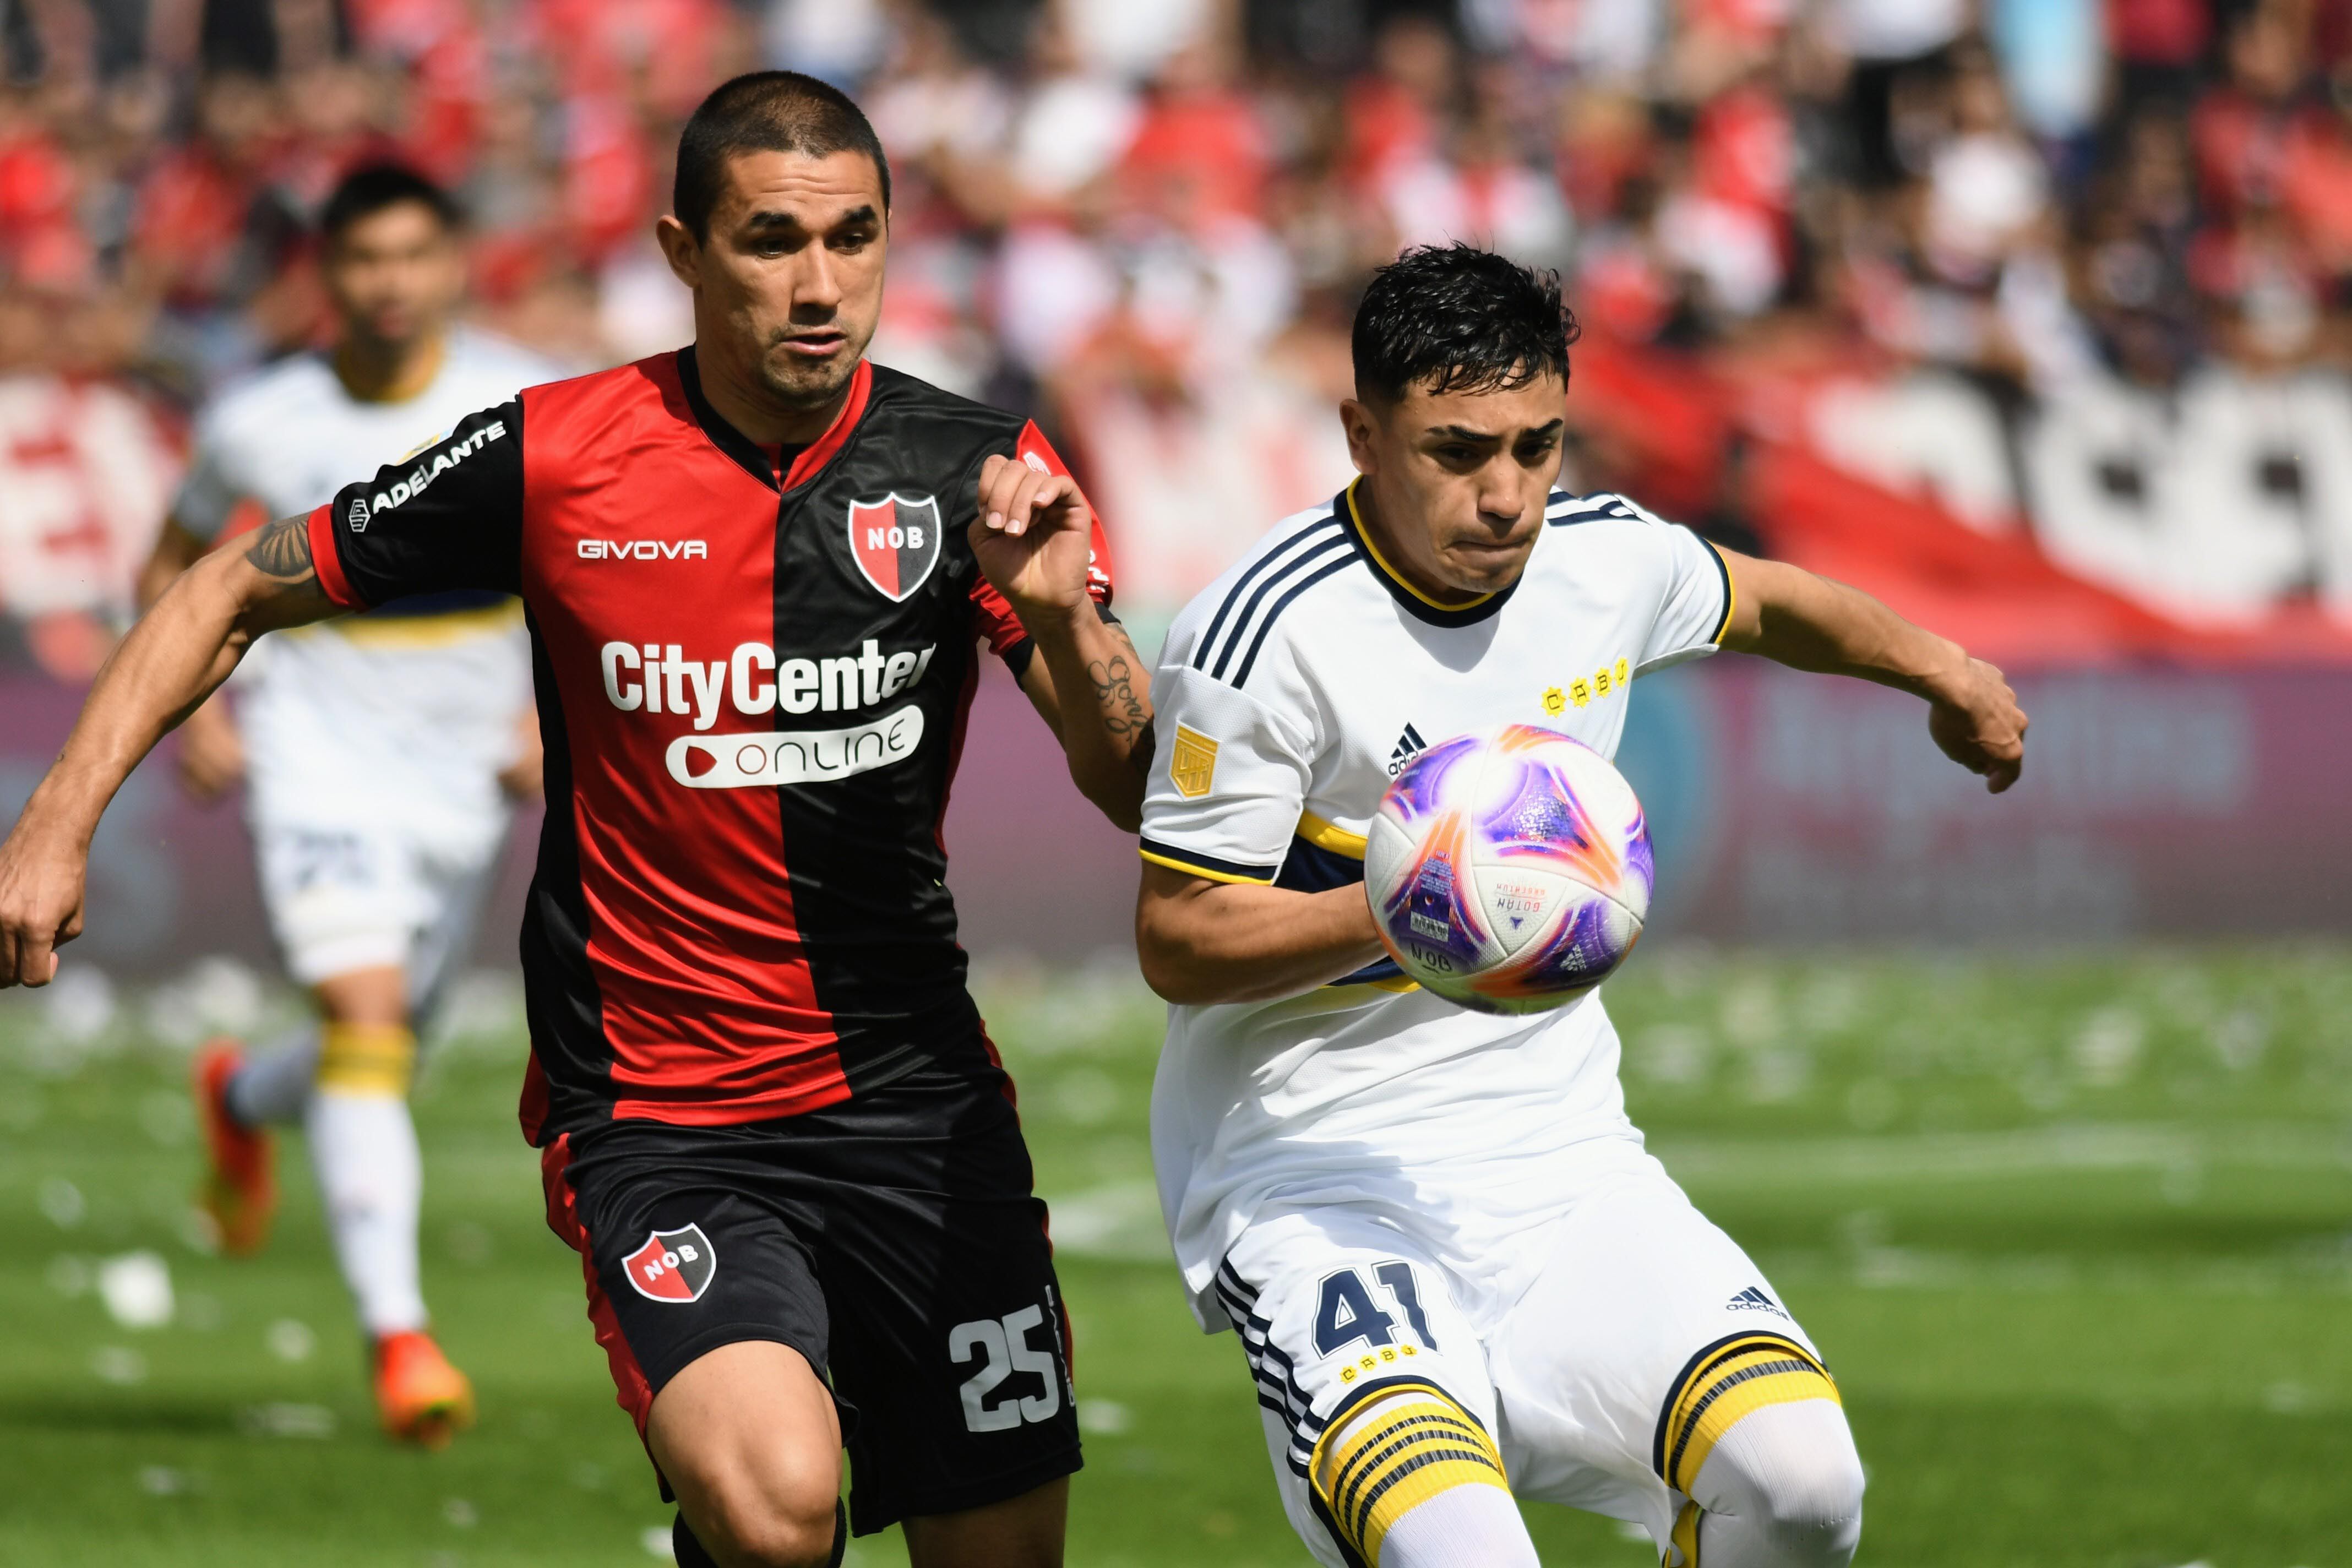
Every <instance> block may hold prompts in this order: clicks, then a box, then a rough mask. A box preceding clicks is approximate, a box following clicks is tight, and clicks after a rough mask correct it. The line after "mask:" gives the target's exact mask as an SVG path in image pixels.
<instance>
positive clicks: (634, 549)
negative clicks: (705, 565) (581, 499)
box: [576, 539, 710, 561]
mask: <svg viewBox="0 0 2352 1568" xmlns="http://www.w3.org/2000/svg"><path fill="white" fill-rule="evenodd" d="M576 550H577V552H578V554H579V556H580V559H581V560H583V561H708V560H709V559H710V545H709V542H707V541H705V540H700V539H583V540H582V541H580V542H579V544H578V545H577V546H576Z"/></svg>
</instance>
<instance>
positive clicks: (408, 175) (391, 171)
mask: <svg viewBox="0 0 2352 1568" xmlns="http://www.w3.org/2000/svg"><path fill="white" fill-rule="evenodd" d="M403 202H415V204H417V205H419V206H422V207H425V208H427V209H429V210H430V211H431V212H432V214H433V216H435V217H436V218H438V219H439V220H440V222H441V226H442V227H443V228H447V229H458V228H463V227H465V226H466V213H465V209H464V208H462V207H460V206H459V205H457V197H455V196H453V195H450V194H449V193H448V192H446V191H445V190H443V189H442V188H441V187H440V186H438V185H436V184H434V183H433V182H432V181H430V180H428V179H426V178H425V176H424V175H422V174H418V173H417V172H416V171H415V170H414V169H412V168H410V167H408V166H407V165H406V164H405V163H367V164H363V165H362V166H361V167H359V168H356V169H353V170H352V172H351V173H350V174H345V175H344V176H343V177H342V180H341V183H340V184H337V185H336V186H335V190H334V194H333V195H331V196H329V197H328V198H327V205H325V206H323V207H320V209H319V237H320V238H322V239H324V240H325V241H326V242H327V243H328V244H330V245H332V244H333V243H334V242H335V241H336V240H338V239H341V237H343V231H344V230H345V229H347V228H349V227H351V226H352V225H353V224H355V223H357V222H359V221H360V219H362V218H364V217H373V216H375V215H376V214H378V213H380V212H382V211H383V210H384V208H386V207H396V206H398V205H401V204H402V203H403Z"/></svg>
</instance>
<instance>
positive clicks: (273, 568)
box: [245, 517, 318, 584]
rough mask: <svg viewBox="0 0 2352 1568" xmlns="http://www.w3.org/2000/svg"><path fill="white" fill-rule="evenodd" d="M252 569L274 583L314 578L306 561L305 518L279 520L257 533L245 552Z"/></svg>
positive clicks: (307, 526) (307, 524) (307, 537)
mask: <svg viewBox="0 0 2352 1568" xmlns="http://www.w3.org/2000/svg"><path fill="white" fill-rule="evenodd" d="M245 558H246V560H247V561H248V562H250V563H252V565H253V569H254V570H255V571H257V572H258V573H260V574H262V575H263V576H265V577H268V578H272V579H274V580H275V581H277V582H280V583H287V584H296V583H307V582H309V581H310V580H311V579H312V578H313V577H315V576H316V575H317V574H318V571H317V565H316V563H314V562H312V560H311V559H310V520H309V519H308V518H303V517H281V518H279V519H278V521H276V522H273V523H271V524H270V525H269V526H268V527H267V528H265V529H263V530H262V531H261V533H260V536H259V537H258V538H257V539H255V540H254V542H253V548H252V549H250V550H248V551H247V552H245Z"/></svg>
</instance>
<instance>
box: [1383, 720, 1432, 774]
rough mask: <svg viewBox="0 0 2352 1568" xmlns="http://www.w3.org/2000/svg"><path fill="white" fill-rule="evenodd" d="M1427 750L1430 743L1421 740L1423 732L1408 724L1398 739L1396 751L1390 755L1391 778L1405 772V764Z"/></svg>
mask: <svg viewBox="0 0 2352 1568" xmlns="http://www.w3.org/2000/svg"><path fill="white" fill-rule="evenodd" d="M1427 750H1429V742H1426V741H1424V740H1423V739H1422V738H1421V731H1418V730H1416V729H1414V728H1413V727H1412V725H1410V724H1407V725H1406V726H1405V727H1404V733H1403V734H1402V735H1399V736H1398V737H1397V743H1396V750H1395V751H1393V752H1390V753H1389V777H1391V778H1394V777H1396V776H1397V774H1399V773H1402V772H1404V765H1405V763H1409V762H1411V761H1412V760H1413V758H1415V757H1417V756H1419V755H1420V754H1421V753H1422V752H1425V751H1427Z"/></svg>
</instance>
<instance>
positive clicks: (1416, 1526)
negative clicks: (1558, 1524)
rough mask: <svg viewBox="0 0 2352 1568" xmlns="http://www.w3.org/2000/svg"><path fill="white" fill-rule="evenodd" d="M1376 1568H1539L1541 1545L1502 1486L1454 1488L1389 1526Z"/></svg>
mask: <svg viewBox="0 0 2352 1568" xmlns="http://www.w3.org/2000/svg"><path fill="white" fill-rule="evenodd" d="M1375 1568H1537V1562H1536V1543H1535V1542H1532V1541H1530V1540H1528V1526H1527V1521H1525V1520H1523V1519H1521V1518H1520V1517H1519V1508H1518V1505H1517V1503H1515V1502H1513V1501H1512V1500H1511V1494H1510V1493H1508V1492H1507V1491H1505V1490H1504V1489H1502V1488H1500V1487H1481V1486H1467V1487H1448V1488H1446V1489H1445V1490H1444V1491H1442V1492H1440V1493H1438V1494H1437V1495H1436V1496H1435V1497H1433V1498H1431V1499H1430V1500H1428V1501H1426V1502H1418V1503H1415V1504H1413V1506H1412V1507H1411V1508H1409V1509H1407V1510H1405V1511H1404V1513H1403V1515H1402V1517H1400V1518H1399V1519H1398V1520H1397V1521H1396V1522H1395V1523H1394V1524H1392V1525H1391V1526H1389V1532H1388V1534H1387V1535H1385V1536H1383V1537H1382V1538H1381V1560H1380V1562H1379V1563H1377V1564H1375ZM1708 1568H1713V1564H1711V1563H1710V1564H1709V1565H1708Z"/></svg>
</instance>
